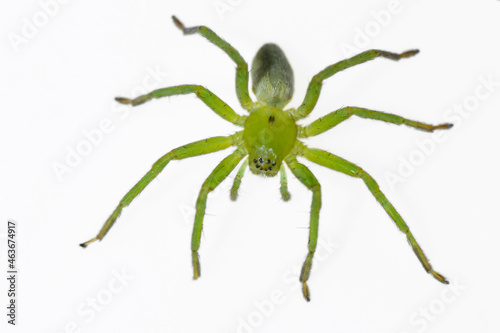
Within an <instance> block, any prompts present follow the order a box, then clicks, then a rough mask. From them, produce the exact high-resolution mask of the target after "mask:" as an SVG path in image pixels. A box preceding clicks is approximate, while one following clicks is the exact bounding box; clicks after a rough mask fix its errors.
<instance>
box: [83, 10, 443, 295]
mask: <svg viewBox="0 0 500 333" xmlns="http://www.w3.org/2000/svg"><path fill="white" fill-rule="evenodd" d="M172 19H173V21H174V23H175V25H176V26H177V27H178V28H179V29H180V30H182V31H183V33H184V34H185V35H191V34H195V33H198V34H200V35H202V36H203V37H205V38H206V39H208V40H209V41H210V42H212V43H213V44H215V45H216V46H218V47H219V48H221V49H222V50H223V51H224V52H225V53H226V54H227V55H228V56H229V57H230V58H231V59H232V60H233V61H234V62H235V63H236V65H237V67H236V94H237V96H238V100H239V102H240V104H241V106H242V107H243V108H244V109H245V110H247V111H248V112H249V113H250V115H248V116H240V115H238V114H236V112H235V111H233V109H232V108H231V107H229V106H228V105H227V104H226V103H224V102H223V101H222V100H221V99H220V98H219V97H217V96H216V95H215V94H213V93H212V92H211V91H210V90H208V89H206V88H204V87H202V86H199V85H180V86H174V87H168V88H163V89H158V90H155V91H152V92H150V93H149V94H146V95H142V96H139V97H137V98H135V99H128V98H123V97H117V98H116V100H117V101H118V102H120V103H123V104H131V105H132V106H136V105H139V104H142V103H145V102H147V101H149V100H151V99H153V98H161V97H167V96H173V95H183V94H190V93H194V94H196V96H197V97H198V98H200V99H201V100H202V101H203V102H204V103H205V104H206V105H207V106H208V107H210V108H211V109H212V110H213V111H214V112H215V113H217V114H218V115H219V116H221V117H222V118H224V119H225V120H227V121H229V122H231V123H233V124H235V125H237V126H240V127H243V130H242V131H239V132H236V133H235V134H233V135H230V136H227V137H221V136H218V137H212V138H208V139H204V140H200V141H196V142H192V143H190V144H187V145H185V146H182V147H179V148H176V149H174V150H172V151H170V152H169V153H167V154H166V155H164V156H163V157H161V158H160V159H159V160H158V161H156V163H155V164H154V165H153V167H152V168H151V170H150V171H149V172H148V173H147V174H146V175H145V176H144V177H142V179H141V180H140V181H139V182H138V183H137V184H136V185H135V186H134V187H133V188H132V189H131V190H130V191H129V192H128V193H127V194H126V195H125V196H124V197H123V199H122V200H121V201H120V203H119V204H118V207H116V209H115V210H114V211H113V213H112V214H111V216H110V217H109V218H108V219H107V220H106V222H105V224H104V226H103V227H102V229H101V230H100V232H99V234H98V235H97V236H96V237H94V238H92V239H90V240H89V241H87V242H85V243H82V244H80V246H82V247H84V248H85V247H87V246H88V245H89V244H90V243H92V242H94V241H96V240H99V241H100V240H102V239H103V238H104V236H105V235H106V233H107V232H108V231H109V229H111V227H112V226H113V224H114V223H115V221H116V219H117V218H118V216H119V215H120V213H121V211H122V209H123V208H124V207H126V206H128V205H129V204H130V203H131V202H132V200H133V199H134V198H135V197H136V196H137V195H138V194H139V193H141V191H142V190H144V188H145V187H146V186H147V185H148V184H149V183H150V182H151V181H152V180H153V179H154V178H155V177H156V176H157V175H158V174H159V173H160V172H161V171H162V170H163V168H165V166H167V164H168V163H169V162H170V161H172V160H180V159H184V158H188V157H193V156H199V155H203V154H208V153H212V152H216V151H219V150H223V149H227V148H229V147H236V150H235V151H234V152H233V153H232V154H230V155H229V156H227V157H226V158H224V159H223V160H222V161H221V162H220V163H219V164H218V165H217V167H216V168H215V169H214V170H213V171H212V173H211V174H210V175H209V176H208V178H207V179H206V180H205V182H204V183H203V185H202V187H201V190H200V194H199V196H198V200H197V202H196V216H195V221H194V228H193V235H192V240H191V252H192V264H193V278H194V279H197V278H199V277H200V261H199V255H198V249H199V247H200V238H201V231H202V227H203V217H204V215H205V207H206V202H207V196H208V193H209V192H211V191H213V190H214V189H215V188H216V187H217V186H218V185H219V184H220V183H221V182H222V181H223V180H224V179H225V178H226V177H227V176H228V175H229V174H230V173H231V171H232V170H233V169H234V168H235V167H236V166H237V165H238V164H239V163H240V162H241V161H242V160H243V159H244V158H245V157H246V156H248V158H246V159H245V160H244V161H243V163H242V165H241V167H240V169H239V170H238V173H237V174H236V177H235V179H234V184H233V186H232V188H231V199H232V200H236V198H237V196H238V188H239V186H240V184H241V179H242V177H243V174H244V172H245V170H246V168H247V167H249V168H250V171H251V172H252V173H254V174H256V175H261V176H267V177H273V176H275V175H277V174H278V172H279V173H280V182H281V187H280V192H281V196H282V198H283V200H285V201H287V200H289V199H290V194H289V192H288V188H287V177H286V172H285V168H284V165H283V161H285V163H286V164H287V165H288V167H289V169H290V170H291V171H292V173H293V174H294V175H295V177H297V178H298V179H299V181H300V182H302V183H303V184H304V185H305V186H306V187H307V188H308V189H309V190H311V192H312V204H311V216H310V227H309V242H308V253H307V257H306V259H305V262H304V264H303V266H302V270H301V273H300V278H299V279H300V282H301V284H302V292H303V295H304V298H305V299H306V300H307V301H309V300H310V292H309V288H308V286H307V280H308V278H309V275H310V272H311V267H312V262H313V256H314V252H315V250H316V244H317V240H318V220H319V210H320V208H321V186H320V184H319V182H318V180H317V179H316V177H315V176H314V175H313V174H312V173H311V171H310V170H309V169H308V168H307V167H306V166H305V165H303V164H301V163H299V162H298V161H297V156H300V157H304V158H306V159H308V160H309V161H311V162H314V163H317V164H319V165H322V166H325V167H327V168H330V169H333V170H336V171H339V172H342V173H345V174H347V175H349V176H352V177H356V178H361V179H362V180H363V181H364V182H365V184H366V186H367V187H368V189H369V190H370V192H371V193H372V194H373V196H374V197H375V198H376V199H377V201H378V202H379V203H380V204H381V205H382V207H383V208H384V209H385V211H386V212H387V214H389V216H390V217H391V218H392V220H393V221H394V222H395V223H396V225H397V226H398V228H399V230H401V231H402V232H403V233H404V234H405V235H406V237H407V238H408V242H409V243H410V245H411V247H412V248H413V251H414V252H415V254H416V256H417V258H418V259H419V260H420V262H421V264H422V265H423V266H424V269H425V270H426V271H427V273H429V274H431V275H432V276H433V277H434V278H436V279H437V280H438V281H439V282H442V283H445V284H448V281H447V280H446V278H445V277H444V276H442V275H441V274H439V273H438V272H436V271H435V270H434V269H432V267H431V264H430V263H429V261H428V260H427V258H426V257H425V255H424V253H423V251H422V249H421V248H420V246H419V245H418V243H417V241H416V240H415V238H414V237H413V235H412V233H411V232H410V229H409V228H408V226H407V225H406V223H405V222H404V220H403V219H402V218H401V216H400V215H399V213H398V212H397V211H396V209H395V208H394V207H393V205H392V204H391V203H390V202H389V200H387V198H386V196H385V195H384V194H383V193H382V192H381V191H380V188H379V186H378V184H377V183H376V182H375V180H374V179H373V178H372V177H371V176H370V175H369V174H368V173H366V172H365V171H364V170H363V169H361V168H360V167H359V166H357V165H355V164H353V163H351V162H349V161H347V160H345V159H343V158H341V157H338V156H336V155H333V154H331V153H329V152H326V151H324V150H320V149H314V148H308V147H307V146H306V145H304V144H303V143H302V141H300V140H299V139H304V138H307V137H310V136H314V135H318V134H321V133H323V132H326V131H328V130H330V129H331V128H332V127H334V126H336V125H337V124H339V123H341V122H342V121H344V120H346V119H348V118H349V117H351V116H352V115H355V116H358V117H361V118H368V119H375V120H381V121H385V122H388V123H393V124H396V125H401V124H405V125H407V126H410V127H413V128H416V129H419V130H423V131H427V132H432V131H434V130H438V129H449V128H451V127H452V126H453V125H452V124H448V123H445V124H440V125H437V126H433V125H429V124H425V123H421V122H418V121H413V120H409V119H406V118H403V117H400V116H397V115H394V114H390V113H385V112H380V111H374V110H368V109H364V108H359V107H352V106H348V107H343V108H341V109H339V110H336V111H334V112H331V113H329V114H327V115H326V116H324V117H322V118H319V119H317V120H316V121H314V122H312V123H311V124H310V125H307V126H300V125H297V124H296V122H297V120H299V119H302V118H304V117H306V116H307V115H309V113H311V111H312V110H313V108H314V106H315V105H316V102H317V101H318V98H319V94H320V91H321V85H322V83H323V80H325V79H327V78H329V77H331V76H332V75H334V74H335V73H337V72H340V71H342V70H344V69H347V68H349V67H352V66H355V65H359V64H361V63H364V62H366V61H370V60H372V59H374V58H377V57H383V58H388V59H391V60H399V59H401V58H408V57H411V56H414V55H416V54H417V53H418V52H419V51H418V50H410V51H406V52H403V53H401V54H396V53H391V52H387V51H381V50H369V51H365V52H362V53H360V54H358V55H356V56H354V57H351V58H349V59H346V60H343V61H340V62H338V63H336V64H333V65H331V66H328V67H326V68H325V69H324V70H322V71H321V72H319V73H318V74H317V75H315V76H314V77H313V78H312V80H311V82H310V83H309V87H308V88H307V93H306V96H305V98H304V101H303V102H302V105H300V106H299V107H298V108H290V109H287V110H283V108H284V107H285V105H286V104H287V103H288V102H289V101H290V100H291V98H292V94H293V90H294V82H293V71H292V68H291V67H290V64H289V63H288V60H287V59H286V57H285V54H284V53H283V51H282V50H281V49H280V48H279V47H278V46H277V45H275V44H265V45H264V46H262V47H261V49H260V50H259V51H258V52H257V55H256V56H255V58H254V60H253V63H252V70H251V71H252V90H253V92H254V93H255V96H256V97H257V102H253V101H252V100H251V98H250V95H249V93H248V82H249V71H248V65H247V63H246V62H245V60H243V58H242V57H241V55H240V54H239V53H238V51H236V49H234V48H233V47H232V46H231V45H229V44H228V43H227V42H225V41H224V40H222V39H221V38H220V37H219V36H217V35H216V34H215V33H214V32H213V31H212V30H211V29H209V28H207V27H205V26H197V27H191V28H186V27H184V25H183V24H182V23H181V21H179V20H178V19H177V18H176V17H175V16H172Z"/></svg>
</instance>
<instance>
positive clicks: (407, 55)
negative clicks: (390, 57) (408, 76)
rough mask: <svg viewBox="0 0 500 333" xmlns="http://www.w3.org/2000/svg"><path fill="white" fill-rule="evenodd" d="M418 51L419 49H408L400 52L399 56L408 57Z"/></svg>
mask: <svg viewBox="0 0 500 333" xmlns="http://www.w3.org/2000/svg"><path fill="white" fill-rule="evenodd" d="M419 52H420V50H417V49H415V50H409V51H406V52H403V53H401V58H408V57H413V56H414V55H417V54H418V53H419Z"/></svg>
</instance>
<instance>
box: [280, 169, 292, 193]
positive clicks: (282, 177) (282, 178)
mask: <svg viewBox="0 0 500 333" xmlns="http://www.w3.org/2000/svg"><path fill="white" fill-rule="evenodd" d="M280 184H281V187H280V192H281V198H282V199H283V201H288V200H290V197H291V196H290V192H288V181H287V179H286V171H285V166H284V165H283V164H281V167H280Z"/></svg>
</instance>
